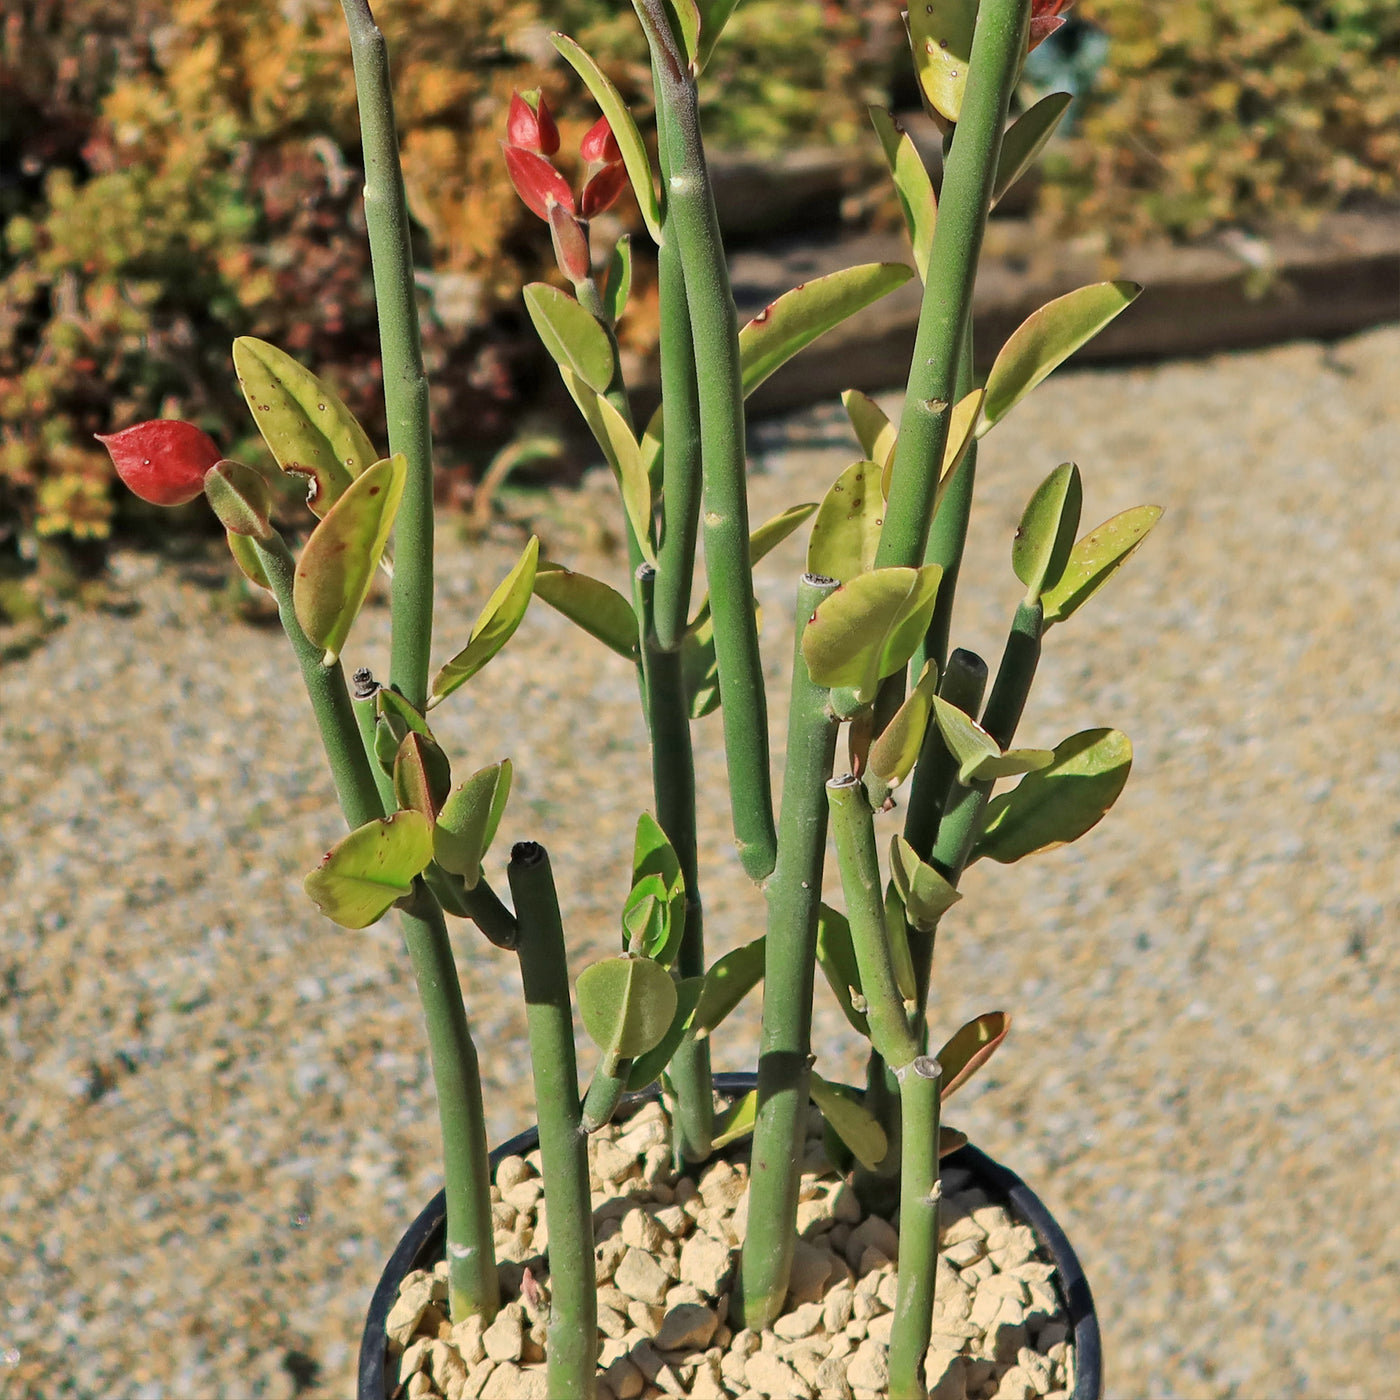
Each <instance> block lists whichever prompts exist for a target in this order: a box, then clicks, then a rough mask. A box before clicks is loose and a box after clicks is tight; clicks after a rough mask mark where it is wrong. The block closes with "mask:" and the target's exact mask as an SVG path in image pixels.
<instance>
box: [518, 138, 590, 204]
mask: <svg viewBox="0 0 1400 1400" xmlns="http://www.w3.org/2000/svg"><path fill="white" fill-rule="evenodd" d="M501 148H502V149H503V150H504V151H505V153H506V171H507V173H508V174H509V175H510V182H511V184H512V185H514V186H515V192H516V194H518V195H519V196H520V198H521V199H523V200H524V201H525V203H526V204H527V205H529V207H530V209H531V210H532V211H533V212H534V213H535V214H537V215H539V217H540V218H541V219H548V218H549V202H550V200H551V199H552V200H554V201H555V202H557V203H559V204H562V205H563V206H564V208H565V209H567V210H568V211H569V213H571V214H572V213H573V212H574V192H573V191H572V190H571V189H570V188H569V182H568V181H567V180H566V179H565V178H564V177H563V176H562V175H561V174H560V173H559V172H558V171H557V170H556V169H555V168H554V167H553V166H552V165H551V164H550V163H549V162H548V161H547V160H546V159H545V158H544V157H543V156H541V155H537V154H536V153H535V152H534V151H525V150H521V149H520V147H518V146H507V145H506V144H505V143H504V142H502V143H501Z"/></svg>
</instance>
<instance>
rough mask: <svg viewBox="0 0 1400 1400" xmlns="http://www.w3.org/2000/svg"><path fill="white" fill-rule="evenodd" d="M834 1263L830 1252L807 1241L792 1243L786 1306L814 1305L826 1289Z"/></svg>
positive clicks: (800, 1240)
mask: <svg viewBox="0 0 1400 1400" xmlns="http://www.w3.org/2000/svg"><path fill="white" fill-rule="evenodd" d="M834 1263H835V1261H834V1259H833V1257H832V1254H831V1251H830V1250H829V1249H826V1248H824V1247H822V1246H821V1245H815V1244H812V1243H811V1242H810V1241H808V1240H803V1239H799V1240H796V1241H795V1242H794V1248H793V1252H792V1272H791V1273H790V1274H789V1275H788V1294H787V1306H788V1307H789V1308H795V1307H800V1306H801V1305H802V1304H803V1303H814V1302H816V1301H817V1299H818V1298H820V1297H821V1296H822V1293H823V1292H824V1291H825V1289H826V1283H827V1280H828V1279H829V1278H830V1277H831V1271H832V1266H833V1264H834Z"/></svg>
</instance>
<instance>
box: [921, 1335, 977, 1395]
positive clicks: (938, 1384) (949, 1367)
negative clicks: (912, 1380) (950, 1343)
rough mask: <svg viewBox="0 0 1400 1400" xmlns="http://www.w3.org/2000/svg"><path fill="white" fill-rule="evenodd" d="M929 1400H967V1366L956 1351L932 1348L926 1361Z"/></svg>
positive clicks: (925, 1370)
mask: <svg viewBox="0 0 1400 1400" xmlns="http://www.w3.org/2000/svg"><path fill="white" fill-rule="evenodd" d="M924 1376H925V1378H926V1380H927V1382H928V1400H967V1365H966V1362H965V1361H964V1359H963V1357H962V1356H961V1355H960V1354H959V1353H958V1352H956V1351H949V1350H947V1349H945V1348H941V1347H938V1348H935V1347H930V1348H929V1349H928V1352H927V1354H926V1356H925V1359H924Z"/></svg>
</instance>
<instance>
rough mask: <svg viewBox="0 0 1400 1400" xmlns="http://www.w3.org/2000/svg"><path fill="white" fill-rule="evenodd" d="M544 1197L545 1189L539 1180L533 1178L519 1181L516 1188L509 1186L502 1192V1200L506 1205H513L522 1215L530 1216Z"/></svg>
mask: <svg viewBox="0 0 1400 1400" xmlns="http://www.w3.org/2000/svg"><path fill="white" fill-rule="evenodd" d="M543 1195H544V1187H543V1185H541V1183H540V1182H539V1180H538V1179H536V1178H534V1177H531V1178H530V1179H529V1180H526V1181H517V1182H516V1183H515V1185H514V1186H507V1187H505V1188H504V1189H503V1190H502V1191H501V1200H502V1202H503V1203H504V1204H506V1205H512V1206H514V1207H515V1208H516V1210H518V1211H519V1212H520V1213H521V1214H522V1215H528V1214H530V1213H531V1212H532V1211H533V1210H534V1209H535V1206H536V1204H537V1203H538V1201H539V1199H540V1197H541V1196H543Z"/></svg>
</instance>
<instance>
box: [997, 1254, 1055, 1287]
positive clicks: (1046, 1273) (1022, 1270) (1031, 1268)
mask: <svg viewBox="0 0 1400 1400" xmlns="http://www.w3.org/2000/svg"><path fill="white" fill-rule="evenodd" d="M1006 1272H1007V1273H1009V1274H1015V1275H1016V1277H1017V1278H1019V1279H1024V1280H1025V1281H1026V1282H1027V1283H1049V1282H1050V1280H1051V1279H1052V1278H1054V1277H1055V1266H1054V1265H1053V1264H1047V1263H1045V1262H1044V1261H1043V1260H1041V1259H1027V1260H1025V1261H1024V1262H1022V1263H1020V1264H1017V1265H1016V1266H1015V1267H1014V1268H1010V1269H1007V1270H1006Z"/></svg>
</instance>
